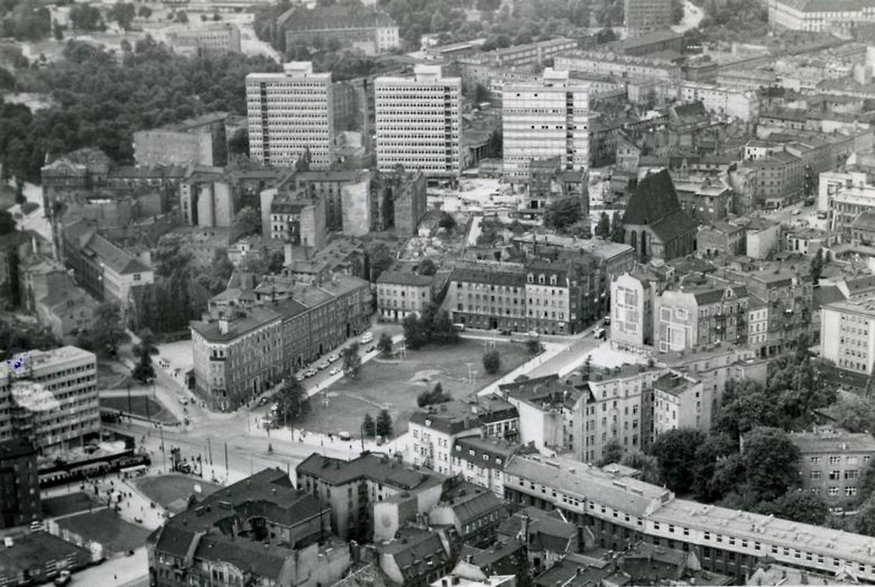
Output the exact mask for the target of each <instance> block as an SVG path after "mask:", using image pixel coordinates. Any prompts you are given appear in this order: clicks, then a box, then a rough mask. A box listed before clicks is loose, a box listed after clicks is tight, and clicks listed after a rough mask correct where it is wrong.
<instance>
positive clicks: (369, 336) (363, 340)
mask: <svg viewBox="0 0 875 587" xmlns="http://www.w3.org/2000/svg"><path fill="white" fill-rule="evenodd" d="M372 340H374V335H373V333H371V332H365V333H364V334H362V337H361V339H360V341H361V343H362V344H368V343H369V342H371V341H372Z"/></svg>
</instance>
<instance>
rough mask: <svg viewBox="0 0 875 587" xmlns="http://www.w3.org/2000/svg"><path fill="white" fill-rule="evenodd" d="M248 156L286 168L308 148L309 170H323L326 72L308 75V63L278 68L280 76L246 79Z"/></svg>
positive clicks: (330, 142) (329, 114)
mask: <svg viewBox="0 0 875 587" xmlns="http://www.w3.org/2000/svg"><path fill="white" fill-rule="evenodd" d="M246 109H247V113H248V116H249V156H250V157H251V158H252V159H254V160H256V161H259V162H262V163H269V164H272V165H278V166H290V165H294V164H295V162H296V161H297V160H298V159H299V158H300V157H302V156H303V155H304V153H305V152H306V151H307V150H309V152H310V167H311V168H312V169H328V167H329V166H330V165H331V162H332V159H333V153H334V107H333V96H332V85H331V73H313V64H312V63H311V62H309V61H295V62H291V63H286V64H285V65H284V66H283V73H250V74H249V75H247V76H246Z"/></svg>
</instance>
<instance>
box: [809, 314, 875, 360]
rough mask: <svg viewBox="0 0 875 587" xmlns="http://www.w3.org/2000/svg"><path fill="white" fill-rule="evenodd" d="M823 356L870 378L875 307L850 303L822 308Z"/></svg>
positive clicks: (874, 334) (821, 344) (874, 330)
mask: <svg viewBox="0 0 875 587" xmlns="http://www.w3.org/2000/svg"><path fill="white" fill-rule="evenodd" d="M820 354H821V356H822V357H823V358H824V359H829V360H830V361H832V362H834V363H835V365H836V367H838V368H840V369H847V370H848V371H856V372H857V373H863V374H865V375H871V374H872V367H873V361H875V304H873V303H872V302H852V301H847V302H834V303H832V304H827V305H825V306H823V307H822V308H821V309H820Z"/></svg>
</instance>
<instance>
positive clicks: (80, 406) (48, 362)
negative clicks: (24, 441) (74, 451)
mask: <svg viewBox="0 0 875 587" xmlns="http://www.w3.org/2000/svg"><path fill="white" fill-rule="evenodd" d="M11 363H12V364H14V365H18V368H10V369H8V371H7V372H6V373H0V442H2V441H5V440H9V439H12V438H29V439H31V440H32V441H33V443H34V445H35V447H36V448H37V450H39V451H40V452H41V453H42V454H46V453H47V452H52V451H54V450H58V449H63V448H68V447H70V446H76V445H79V444H81V443H83V442H84V437H86V436H90V435H92V434H97V433H99V432H100V406H99V405H98V398H97V357H96V356H95V355H94V353H91V352H88V351H85V350H82V349H80V348H77V347H74V346H65V347H61V348H57V349H52V350H49V351H39V350H34V351H30V352H28V353H22V354H20V355H17V356H15V357H14V358H13V360H12V361H11Z"/></svg>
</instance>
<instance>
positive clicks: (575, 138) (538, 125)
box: [501, 67, 589, 183]
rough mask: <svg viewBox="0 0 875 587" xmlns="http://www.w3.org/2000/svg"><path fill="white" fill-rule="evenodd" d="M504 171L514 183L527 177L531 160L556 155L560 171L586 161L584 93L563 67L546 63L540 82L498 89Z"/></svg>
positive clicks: (579, 167) (579, 168)
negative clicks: (554, 67) (556, 68)
mask: <svg viewBox="0 0 875 587" xmlns="http://www.w3.org/2000/svg"><path fill="white" fill-rule="evenodd" d="M501 112H502V120H503V122H502V127H503V133H504V149H503V151H504V173H505V175H506V176H507V177H508V178H509V179H510V180H511V181H512V182H515V183H523V182H525V181H527V180H528V177H529V163H530V162H531V161H532V160H533V159H550V158H553V157H558V158H559V168H560V169H562V170H566V171H570V170H575V171H582V170H585V169H587V167H588V165H589V95H588V93H587V90H586V88H585V87H583V86H579V85H574V82H573V81H570V80H569V77H568V72H567V71H555V70H554V69H552V68H550V67H548V68H547V69H545V70H544V77H543V79H542V80H541V82H540V83H532V82H526V83H519V84H508V85H505V86H504V89H503V91H502V108H501Z"/></svg>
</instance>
